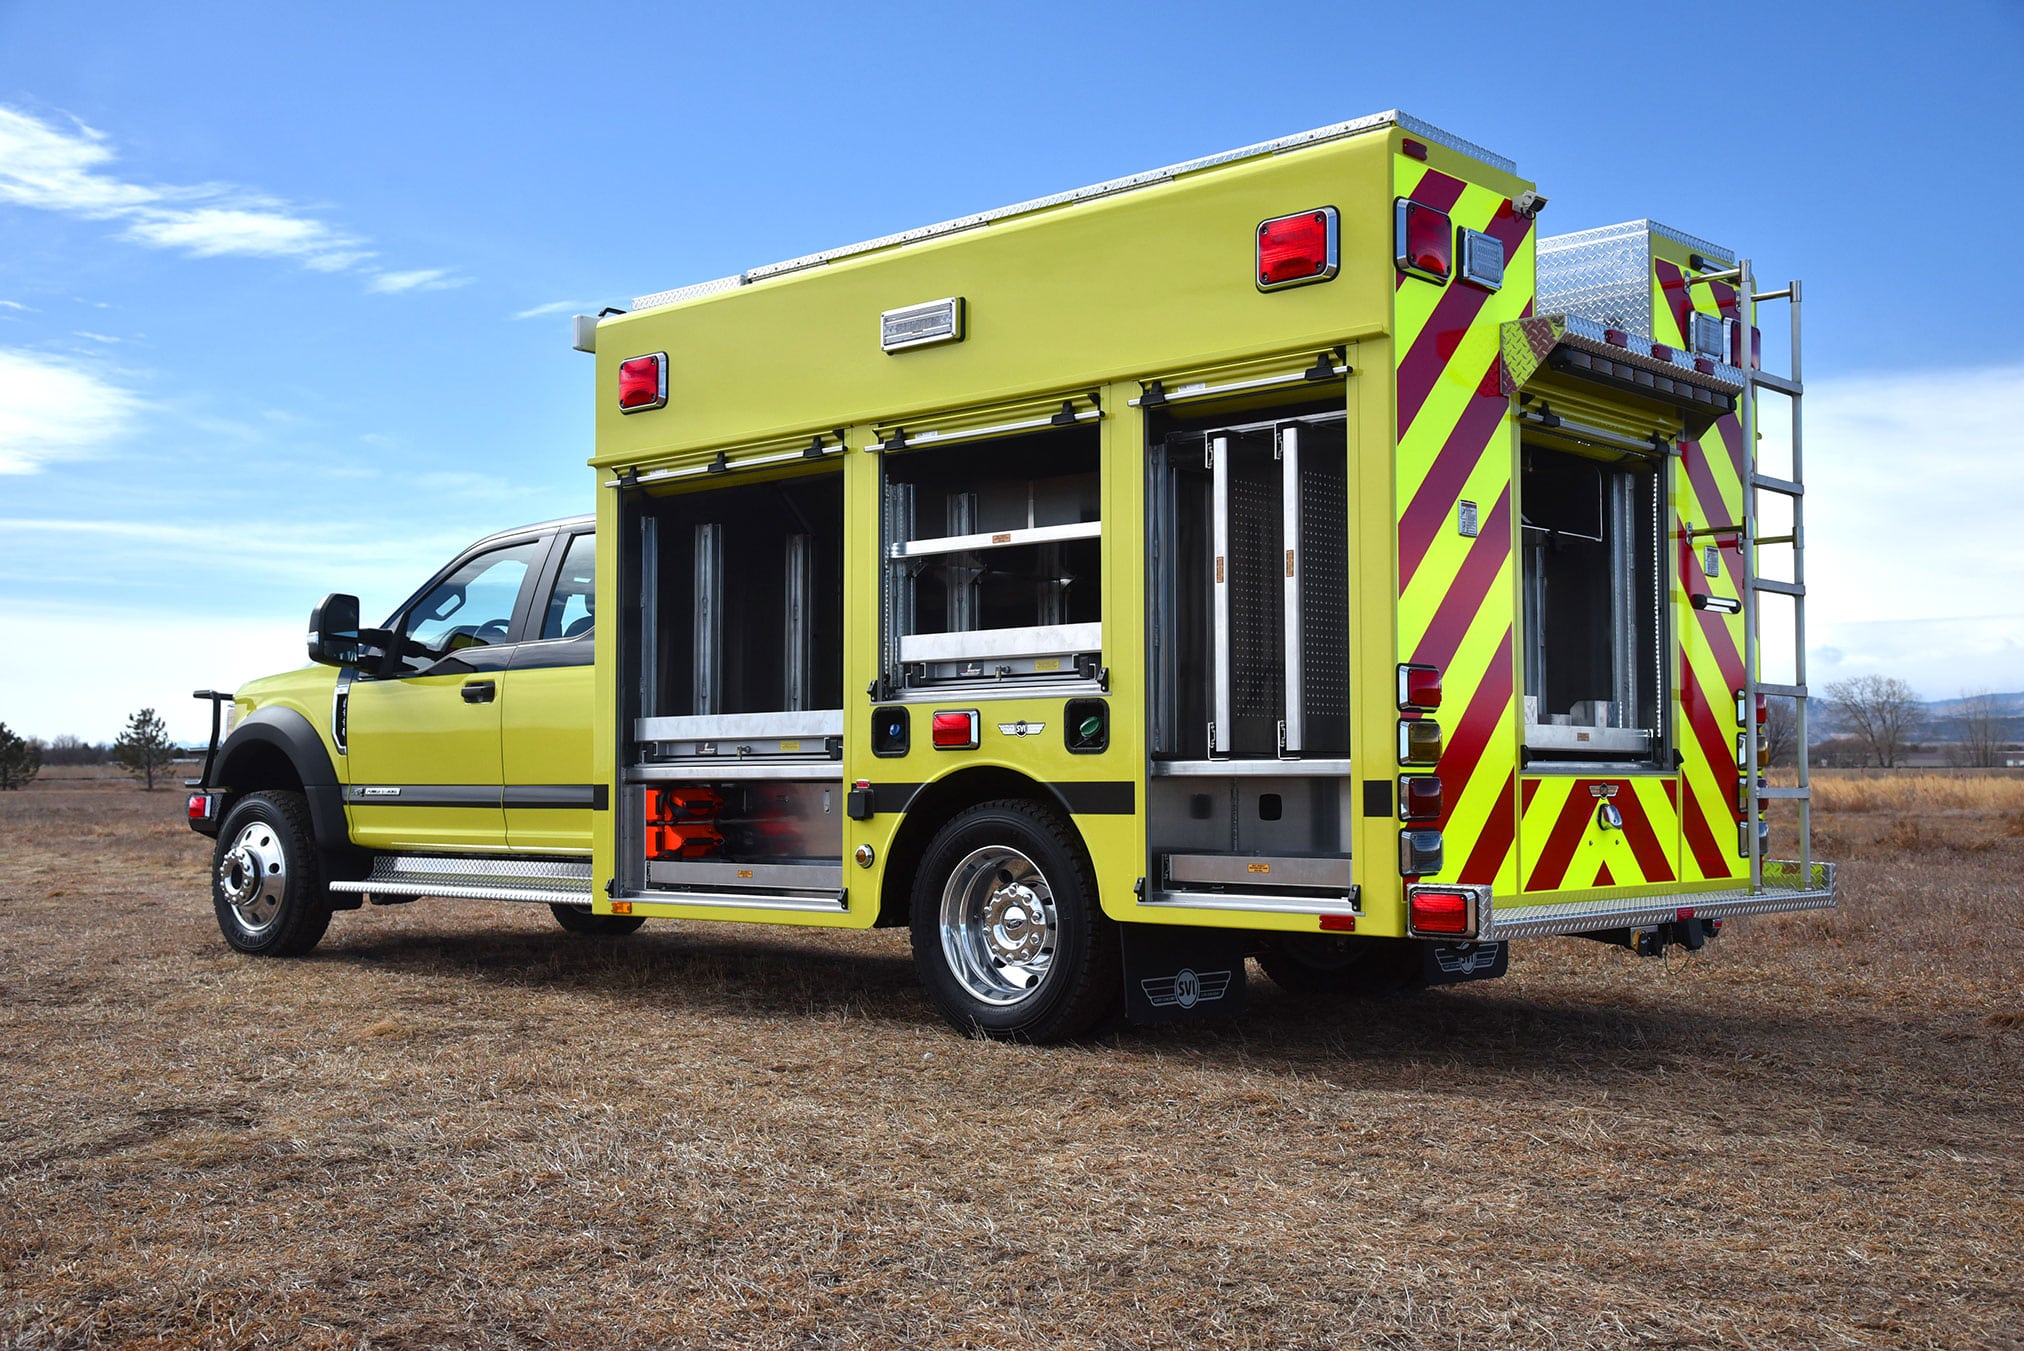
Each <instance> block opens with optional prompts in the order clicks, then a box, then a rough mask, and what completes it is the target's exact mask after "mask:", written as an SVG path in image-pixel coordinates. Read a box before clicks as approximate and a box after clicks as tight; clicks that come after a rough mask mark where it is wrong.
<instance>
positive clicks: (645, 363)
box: [618, 352, 668, 413]
mask: <svg viewBox="0 0 2024 1351" xmlns="http://www.w3.org/2000/svg"><path fill="white" fill-rule="evenodd" d="M667 404H668V354H667V353H666V352H654V353H652V354H650V355H648V356H643V357H634V358H632V359H631V360H630V361H621V362H619V364H618V410H619V412H621V413H644V412H646V411H647V410H648V409H649V408H665V407H667Z"/></svg>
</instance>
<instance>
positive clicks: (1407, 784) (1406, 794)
mask: <svg viewBox="0 0 2024 1351" xmlns="http://www.w3.org/2000/svg"><path fill="white" fill-rule="evenodd" d="M1440 819H1441V780H1440V778H1439V777H1438V776H1437V775H1433V774H1401V775H1399V820H1401V821H1438V820H1440Z"/></svg>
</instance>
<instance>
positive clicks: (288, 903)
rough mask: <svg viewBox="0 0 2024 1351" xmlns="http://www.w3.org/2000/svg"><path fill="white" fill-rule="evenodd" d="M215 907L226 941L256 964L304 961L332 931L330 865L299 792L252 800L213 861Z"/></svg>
mask: <svg viewBox="0 0 2024 1351" xmlns="http://www.w3.org/2000/svg"><path fill="white" fill-rule="evenodd" d="M211 908H212V909H213V910H214V911H216V912H217V916H218V929H219V931H220V932H221V933H223V934H224V935H225V941H226V942H227V943H230V944H231V945H232V946H233V947H234V948H237V949H238V950H239V951H240V952H245V953H251V954H252V955H253V956H256V957H299V956H301V955H302V954H303V953H305V952H308V951H309V950H310V949H311V948H314V947H315V946H316V945H317V943H318V942H319V941H320V940H321V939H322V938H323V931H324V930H325V929H327V928H329V927H330V909H331V907H330V893H329V891H327V890H326V889H325V887H324V877H323V860H322V858H321V857H320V856H319V855H318V854H317V852H316V832H315V830H314V829H312V828H311V826H310V823H309V803H308V801H307V800H306V799H304V798H303V796H302V794H300V793H287V792H280V791H267V792H260V793H249V794H247V795H246V796H245V797H243V798H241V799H240V800H239V801H238V803H237V804H235V805H234V806H233V808H232V810H231V811H230V812H228V813H226V815H225V822H224V825H223V826H221V827H220V828H219V831H218V843H217V847H216V848H215V849H214V850H213V851H212V854H211Z"/></svg>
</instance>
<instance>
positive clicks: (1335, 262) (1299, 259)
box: [1258, 206, 1340, 291]
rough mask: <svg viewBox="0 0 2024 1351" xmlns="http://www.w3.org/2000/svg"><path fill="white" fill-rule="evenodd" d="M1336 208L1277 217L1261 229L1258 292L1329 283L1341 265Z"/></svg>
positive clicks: (1329, 207)
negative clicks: (1318, 282) (1315, 283)
mask: <svg viewBox="0 0 2024 1351" xmlns="http://www.w3.org/2000/svg"><path fill="white" fill-rule="evenodd" d="M1339 248H1340V246H1339V236H1338V233H1337V225H1336V214H1335V208H1334V207H1332V206H1324V207H1317V208H1315V209H1314V210H1312V211H1296V212H1295V213H1293V214H1292V215H1290V216H1274V217H1273V218H1272V219H1271V220H1268V221H1266V222H1265V223H1264V224H1262V225H1260V226H1259V227H1258V289H1259V290H1261V291H1276V290H1278V289H1279V288H1280V287H1282V286H1299V285H1302V284H1303V283H1306V282H1312V281H1327V280H1328V279H1329V278H1330V277H1333V276H1334V275H1335V273H1336V270H1337V267H1338V266H1339V263H1340V253H1339Z"/></svg>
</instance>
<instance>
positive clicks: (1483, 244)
mask: <svg viewBox="0 0 2024 1351" xmlns="http://www.w3.org/2000/svg"><path fill="white" fill-rule="evenodd" d="M1462 280H1463V281H1465V282H1468V283H1469V284H1470V285H1471V286H1480V287H1482V288H1483V289H1484V290H1485V291H1500V290H1502V289H1503V288H1504V241H1503V240H1501V239H1499V238H1497V236H1495V235H1486V234H1484V233H1483V232H1482V231H1481V230H1464V231H1462Z"/></svg>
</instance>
